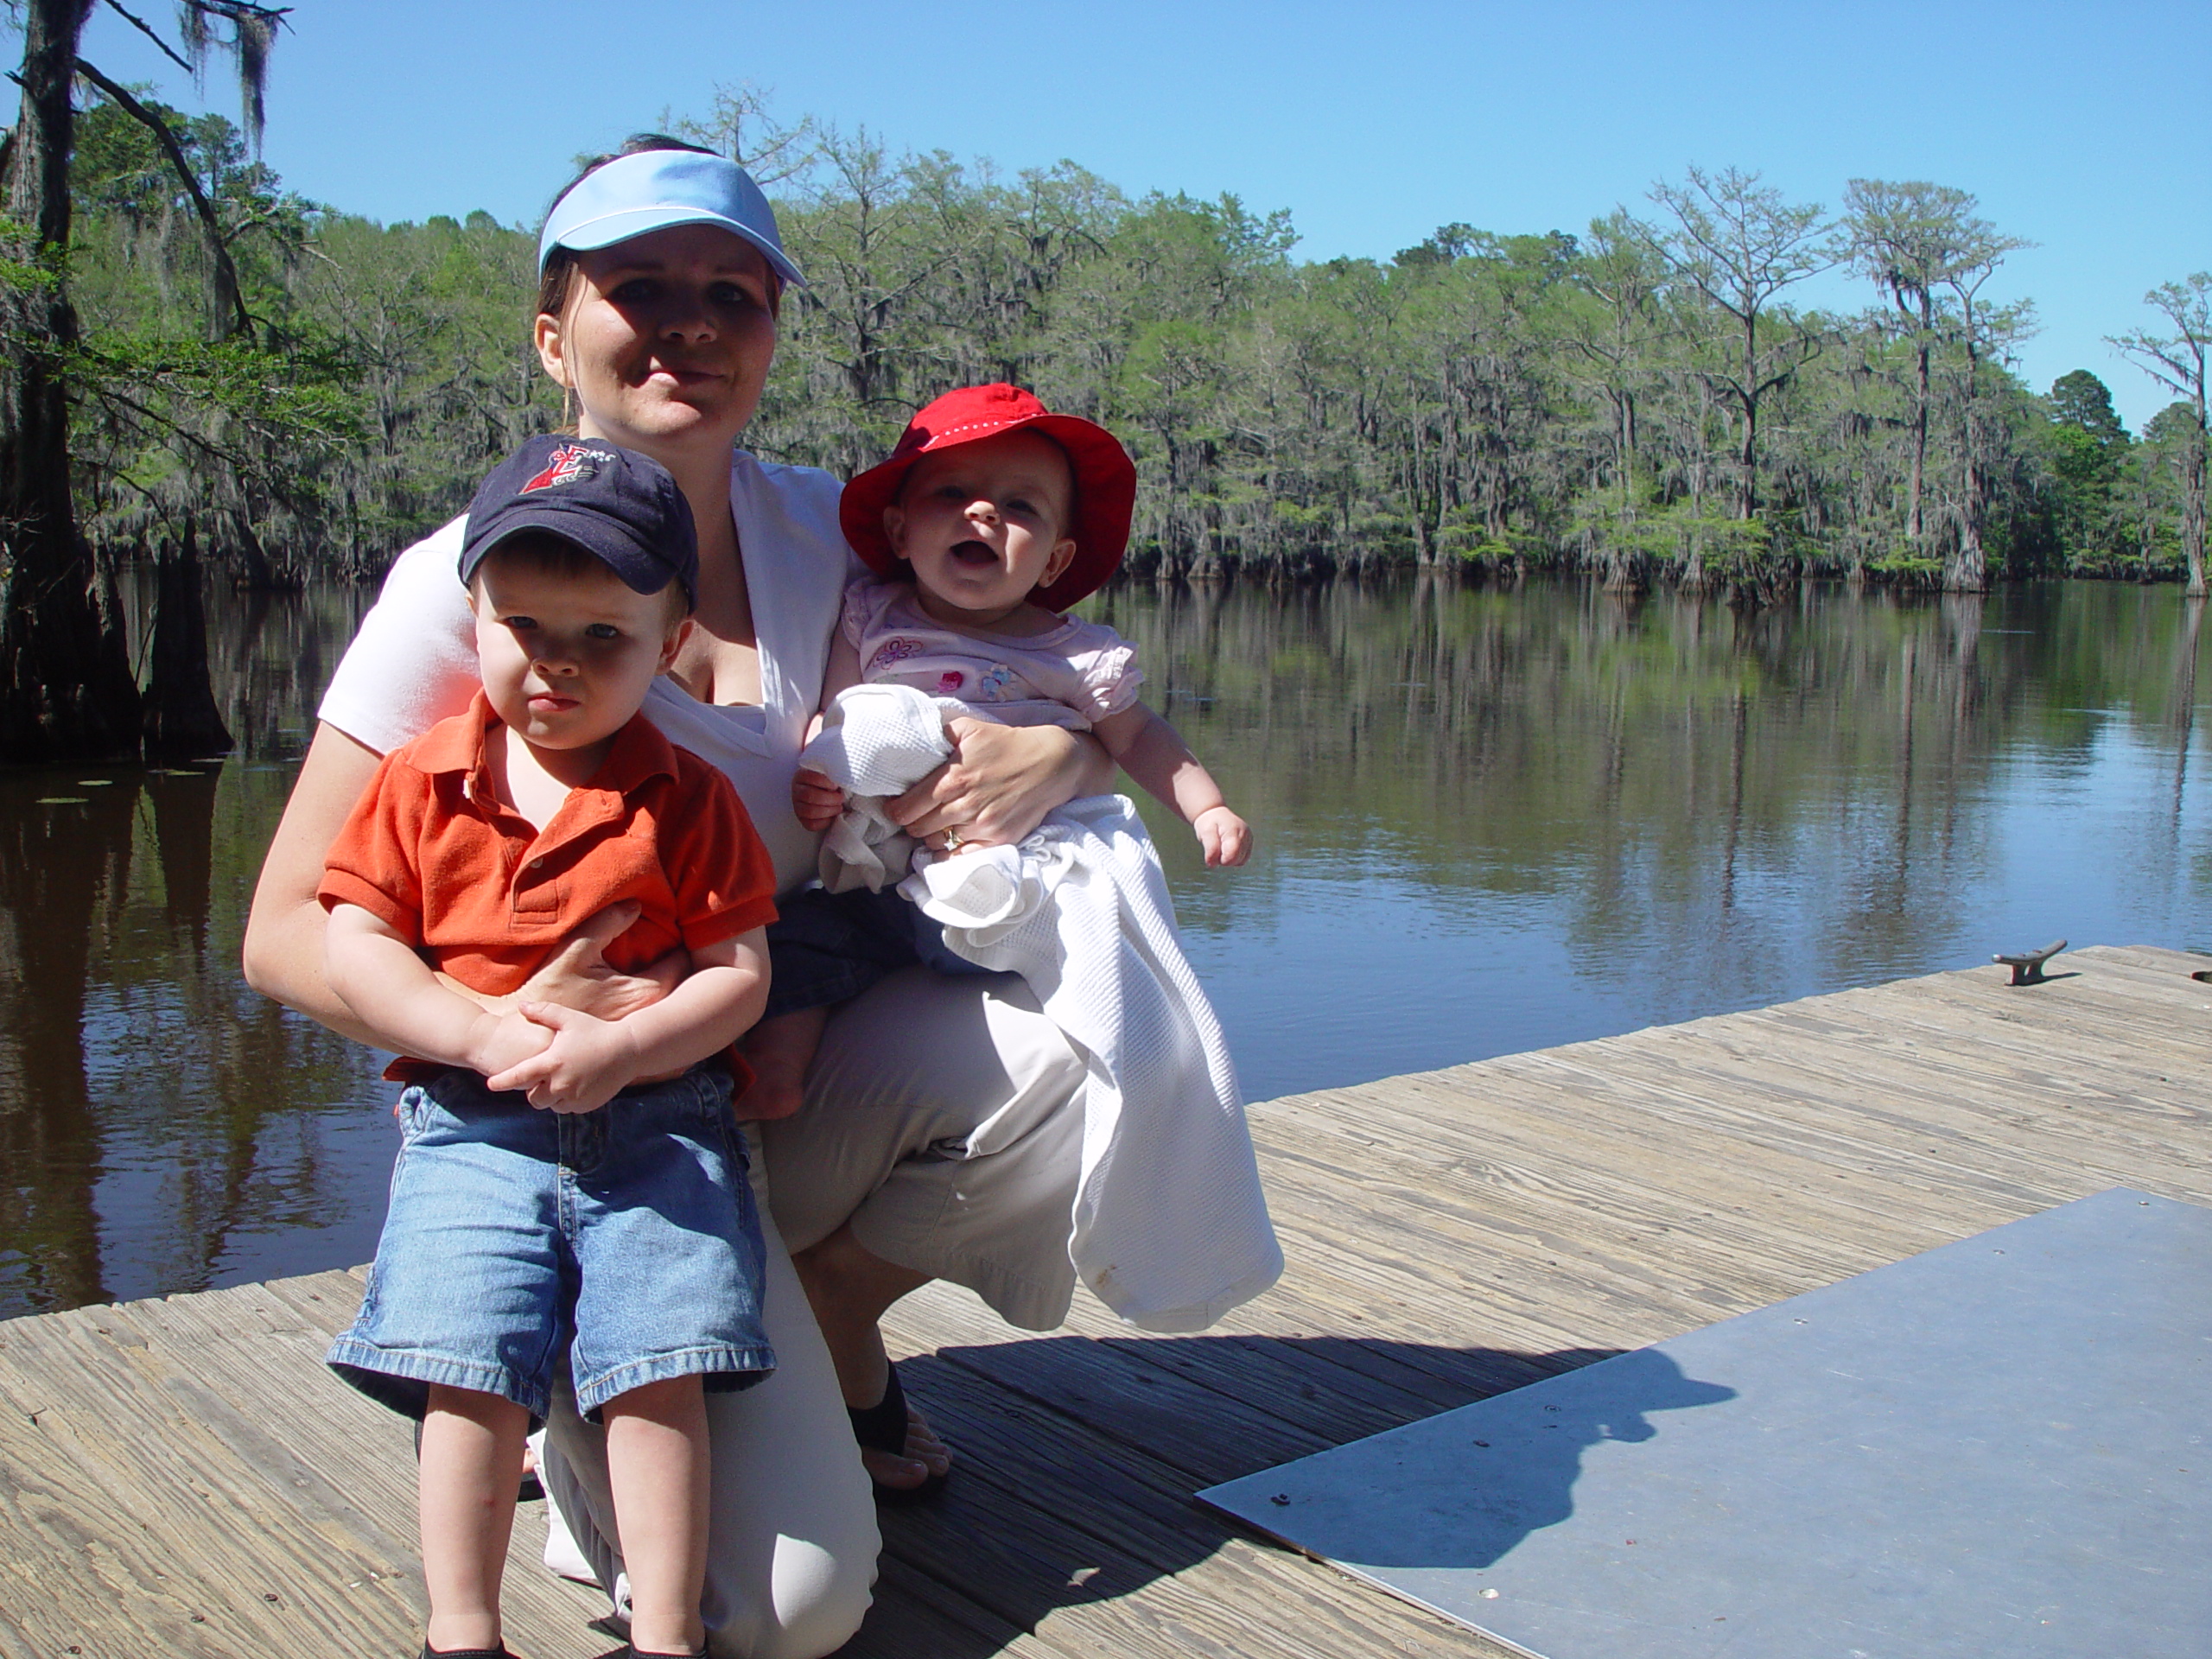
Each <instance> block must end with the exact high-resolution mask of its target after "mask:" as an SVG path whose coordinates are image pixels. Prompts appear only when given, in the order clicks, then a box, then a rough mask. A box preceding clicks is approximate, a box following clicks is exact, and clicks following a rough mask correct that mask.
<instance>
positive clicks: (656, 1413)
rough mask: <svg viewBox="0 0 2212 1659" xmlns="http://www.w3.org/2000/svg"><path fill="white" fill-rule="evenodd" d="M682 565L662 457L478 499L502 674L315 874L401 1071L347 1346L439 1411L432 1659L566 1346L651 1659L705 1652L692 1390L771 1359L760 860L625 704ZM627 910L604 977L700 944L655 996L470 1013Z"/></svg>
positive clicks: (561, 461)
mask: <svg viewBox="0 0 2212 1659" xmlns="http://www.w3.org/2000/svg"><path fill="white" fill-rule="evenodd" d="M697 570H698V551H697V539H696V535H695V532H694V529H693V525H692V521H691V512H690V506H689V505H687V504H686V502H685V500H684V499H683V493H682V492H681V491H680V490H678V489H677V486H676V481H675V480H673V479H672V478H671V477H670V476H669V474H667V472H666V471H665V470H664V469H663V468H662V467H659V466H658V464H657V463H655V462H653V461H650V460H647V459H645V457H643V456H640V455H635V454H629V453H627V452H626V451H624V450H620V449H618V448H614V447H613V445H611V444H607V443H604V442H595V441H585V440H564V439H557V438H537V439H533V440H531V442H529V443H527V444H525V445H524V447H523V448H522V449H521V451H520V452H519V453H518V454H516V455H514V456H513V457H512V458H511V459H510V460H508V461H506V462H505V463H504V464H503V465H501V466H500V467H499V469H498V470H497V471H496V472H494V473H493V474H492V476H491V477H490V478H489V479H488V480H486V482H485V484H484V486H483V487H482V488H481V489H480V490H479V491H478V492H477V495H476V499H475V501H474V503H473V504H472V505H471V506H470V508H469V514H468V524H467V533H466V537H465V539H464V541H463V544H462V550H461V579H462V581H463V582H466V583H467V586H468V600H469V606H470V608H471V609H472V610H473V611H474V613H475V616H476V645H477V651H478V653H479V657H480V664H481V669H482V673H483V690H482V691H481V692H480V693H479V694H478V696H477V697H476V699H475V702H474V706H473V707H472V708H471V709H469V711H468V712H467V714H465V715H458V716H456V717H454V718H453V719H450V720H447V721H442V722H441V723H439V724H438V725H436V726H434V727H433V728H430V730H429V732H427V733H425V734H423V736H422V737H420V738H418V739H416V741H413V742H411V743H409V744H407V745H405V746H404V747H401V748H398V749H396V750H394V751H393V752H392V753H391V754H389V755H387V756H385V760H384V763H383V766H382V767H381V768H380V770H379V771H378V773H377V775H376V779H375V780H374V782H373V783H372V785H370V788H369V790H368V791H367V793H366V794H365V795H364V796H363V798H362V799H361V801H360V803H359V805H358V806H357V807H356V808H355V809H354V811H353V817H352V818H351V819H350V820H349V821H348V822H347V823H346V827H345V829H344V830H343V831H341V832H340V836H339V837H338V839H337V841H336V842H334V844H333V846H332V848H331V849H330V854H329V861H328V865H327V868H326V870H325V873H324V875H323V880H322V883H321V889H320V897H321V899H322V902H323V904H324V905H325V906H326V907H327V909H328V910H329V912H330V922H329V928H328V931H327V944H326V946H325V969H326V972H327V976H328V977H329V981H330V983H331V985H332V987H333V988H334V989H336V990H337V991H338V992H339V993H340V995H343V996H344V997H345V999H346V1003H347V1004H348V1006H349V1007H352V1009H353V1012H354V1014H356V1016H357V1017H358V1018H359V1022H360V1024H361V1025H362V1026H363V1027H365V1029H366V1031H367V1032H368V1033H369V1034H370V1035H371V1037H372V1039H374V1040H375V1041H376V1042H378V1043H379V1044H381V1045H383V1046H386V1047H389V1048H393V1049H397V1050H399V1051H400V1052H403V1053H404V1054H405V1055H407V1056H410V1058H406V1059H403V1060H401V1061H399V1062H398V1063H397V1065H395V1066H394V1067H393V1069H392V1071H391V1072H390V1073H388V1074H387V1075H390V1076H392V1077H397V1078H400V1079H403V1080H404V1081H405V1082H407V1083H408V1084H409V1085H410V1086H409V1087H408V1089H407V1090H406V1091H405V1092H404V1094H403V1095H402V1096H401V1097H400V1103H399V1109H398V1110H399V1117H400V1120H401V1126H402V1141H401V1148H400V1154H399V1163H398V1167H397V1170H396V1171H395V1173H394V1174H393V1177H392V1185H391V1209H390V1211H389V1212H388V1214H387V1215H386V1217H385V1227H384V1234H383V1236H382V1238H381V1239H380V1240H379V1241H378V1245H377V1259H376V1264H375V1266H374V1267H373V1268H372V1269H371V1271H370V1275H369V1281H368V1287H367V1289H366V1291H365V1293H364V1294H363V1297H362V1302H361V1312H360V1316H359V1318H358V1319H356V1320H355V1321H354V1324H353V1328H352V1329H351V1330H349V1331H347V1332H346V1334H345V1335H343V1336H341V1337H340V1338H339V1339H338V1340H337V1342H336V1343H335V1344H333V1346H332V1348H331V1350H330V1355H329V1360H330V1363H331V1365H332V1366H333V1367H334V1369H335V1370H337V1371H338V1373H339V1374H340V1376H343V1377H344V1378H345V1379H346V1381H347V1382H349V1383H353V1385H354V1386H355V1387H356V1388H358V1389H361V1390H362V1391H363V1392H364V1393H366V1394H368V1395H371V1396H372V1398H374V1399H376V1400H378V1401H380V1402H383V1403H385V1405H388V1406H391V1407H392V1408H394V1409H396V1410H397V1411H400V1412H403V1413H404V1414H407V1415H409V1416H411V1417H414V1418H416V1420H418V1421H420V1422H421V1423H422V1425H423V1429H422V1440H421V1448H422V1455H421V1470H420V1473H419V1477H418V1487H419V1500H418V1501H419V1506H420V1510H421V1519H422V1529H423V1580H424V1584H425V1586H426V1587H427V1588H428V1590H429V1599H430V1623H429V1632H428V1636H427V1638H426V1641H425V1644H424V1648H423V1651H424V1653H425V1655H426V1656H428V1655H447V1656H452V1655H456V1654H466V1655H470V1656H499V1655H504V1654H505V1652H506V1649H505V1645H504V1643H502V1641H501V1639H500V1633H499V1580H500V1573H501V1568H502V1567H504V1565H505V1560H506V1550H507V1536H508V1533H509V1531H510V1529H511V1528H512V1524H513V1519H514V1497H515V1491H516V1485H517V1481H518V1476H519V1474H520V1471H521V1467H522V1454H523V1440H524V1435H525V1434H526V1433H528V1432H529V1428H530V1425H531V1420H532V1419H538V1420H542V1419H543V1417H544V1415H545V1413H546V1410H547V1408H548V1406H549V1404H550V1391H551V1389H552V1386H553V1378H554V1373H555V1371H556V1368H557V1367H558V1366H559V1364H560V1363H561V1362H562V1360H563V1357H564V1356H565V1357H567V1360H568V1362H569V1370H570V1372H571V1375H572V1376H573V1378H574V1383H575V1397H576V1404H577V1406H578V1407H579V1408H581V1409H582V1411H583V1413H584V1414H585V1415H586V1416H588V1417H589V1418H591V1419H593V1420H594V1421H599V1420H600V1419H601V1414H602V1413H603V1414H604V1420H605V1421H606V1423H607V1461H608V1465H609V1473H610V1478H611V1483H612V1485H613V1496H614V1507H615V1514H616V1522H617V1527H618V1529H619V1532H620V1539H621V1545H622V1553H623V1556H624V1565H625V1567H626V1569H627V1571H628V1573H629V1578H630V1589H631V1598H632V1611H631V1619H632V1622H631V1634H632V1641H633V1643H635V1647H634V1651H635V1652H637V1653H638V1654H639V1655H641V1656H643V1655H647V1654H664V1655H676V1654H685V1655H689V1654H695V1653H698V1652H700V1651H702V1643H703V1641H704V1637H705V1631H704V1628H703V1626H702V1624H701V1621H700V1617H699V1597H700V1590H701V1586H702V1577H703V1574H704V1571H705V1560H706V1536H707V1472H708V1461H707V1459H708V1452H707V1431H706V1415H705V1402H704V1399H703V1394H702V1391H703V1390H704V1389H709V1388H713V1389H736V1388H743V1387H746V1386H747V1385H749V1384H751V1383H756V1382H758V1381H760V1379H761V1378H762V1377H763V1376H766V1374H767V1372H768V1371H769V1370H771V1369H772V1368H773V1366H774V1364H775V1357H774V1355H773V1354H772V1352H771V1351H770V1349H769V1346H768V1343H767V1340H766V1338H765V1336H764V1335H763V1334H762V1332H761V1328H760V1287H761V1280H762V1266H763V1264H762V1246H761V1239H760V1223H759V1219H758V1217H756V1215H755V1214H754V1212H753V1196H752V1189H751V1186H750V1185H749V1184H748V1182H747V1175H746V1158H745V1153H744V1149H743V1142H742V1141H741V1139H740V1138H739V1136H738V1135H737V1132H736V1128H735V1124H734V1120H733V1118H732V1116H731V1115H730V1110H729V1099H730V1091H731V1088H732V1082H733V1073H732V1065H733V1064H734V1056H733V1054H732V1052H731V1045H732V1044H733V1043H734V1042H735V1041H736V1039H738V1038H739V1037H740V1036H741V1034H742V1033H744V1032H745V1030H746V1029H747V1027H749V1026H751V1025H752V1023H753V1020H755V1018H757V1017H758V1015H759V1014H760V1007H761V1005H762V1002H763V1001H764V999H765V997H766V991H767V978H768V976H767V963H766V943H765V940H764V936H763V931H762V930H763V929H764V928H765V927H766V925H767V924H768V923H769V922H771V921H772V920H773V919H774V918H775V913H776V912H775V906H774V902H773V893H774V890H775V880H774V875H773V873H772V869H771V868H770V863H769V859H768V855H767V852H766V849H764V848H763V847H762V845H761V844H760V838H759V837H758V836H756V835H755V834H754V833H753V826H752V823H751V821H750V820H749V819H748V818H747V817H746V813H745V808H744V807H743V805H742V804H740V802H739V800H738V798H737V795H736V792H735V791H734V789H733V788H732V787H731V785H730V784H729V781H728V779H726V778H724V777H723V776H722V775H721V773H720V772H716V771H715V770H714V769H712V768H711V767H709V766H707V765H706V763H704V762H703V761H702V760H698V759H697V758H696V756H693V755H691V754H690V753H687V752H685V751H683V750H682V749H678V748H677V747H674V746H673V745H671V743H670V742H669V741H668V740H667V739H666V738H664V737H663V736H662V735H661V734H660V733H659V732H658V730H656V729H655V728H654V727H653V726H652V723H651V722H650V721H647V720H646V719H645V716H644V715H641V714H640V713H639V709H640V707H641V706H642V704H643V703H644V701H645V694H646V691H647V690H648V689H649V688H650V687H651V686H652V682H653V678H654V677H655V676H656V675H657V674H658V673H660V672H662V671H664V670H665V669H666V668H667V667H668V665H669V664H670V662H671V660H672V659H673V658H674V656H675V653H676V651H677V645H679V644H680V643H681V641H682V639H683V636H684V633H685V632H686V631H687V630H688V629H689V628H690V626H691V625H690V609H691V607H692V605H693V603H694V602H695V600H696V580H697ZM624 903H629V904H634V905H636V906H638V907H639V916H638V919H637V920H636V921H635V922H634V923H633V924H632V925H631V926H630V927H629V929H628V930H627V931H625V932H624V933H623V934H622V935H621V936H620V938H617V939H616V940H615V941H614V943H613V945H611V946H610V947H609V948H608V950H607V959H608V961H609V962H610V963H613V964H614V965H615V966H617V967H618V968H621V969H624V970H626V971H636V970H637V969H639V968H641V967H642V966H643V965H645V964H646V963H651V962H652V961H653V960H654V959H656V958H657V957H661V956H662V955H664V954H665V953H667V952H669V951H671V950H676V949H677V948H679V947H680V948H681V949H682V950H684V951H686V952H687V953H688V954H689V956H690V964H691V968H690V974H689V975H688V976H687V977H685V978H684V979H683V981H682V982H680V983H679V984H678V985H677V987H676V988H675V989H674V990H672V991H671V993H670V994H669V995H668V996H667V997H666V998H665V999H664V1001H660V1002H658V1003H656V1004H654V1005H653V1006H652V1007H647V1008H643V1009H640V1010H639V1011H638V1012H636V1013H634V1014H630V1015H629V1016H628V1017H627V1018H625V1019H622V1020H615V1021H607V1020H597V1019H594V1018H592V1017H591V1016H589V1015H588V1014H579V1013H576V1012H574V1011H572V1010H569V1009H566V1008H561V1007H553V1006H550V1005H539V1004H534V1003H525V1004H524V1005H522V1007H520V1008H519V1009H517V1010H508V1011H504V1012H501V1011H495V1006H487V1005H486V1001H485V1000H482V999H490V1000H491V1001H492V1002H493V1004H494V1005H496V1001H497V1000H498V999H500V998H503V997H506V996H509V995H512V994H513V993H514V992H516V991H518V990H519V989H520V988H522V987H523V985H524V982H526V981H527V980H528V979H529V977H530V976H531V974H532V973H533V972H534V971H535V970H536V969H537V967H538V966H539V965H540V963H542V962H543V960H544V958H545V957H547V956H548V955H549V954H550V952H551V950H553V948H554V947H555V946H556V944H559V943H560V942H561V940H562V939H563V938H564V937H565V936H567V935H568V934H569V933H570V932H571V931H574V930H575V927H576V926H577V925H578V924H579V923H581V922H582V921H583V920H584V919H585V918H588V917H589V916H591V915H593V914H594V913H596V912H600V911H603V910H605V909H607V907H608V906H613V905H617V904H624ZM441 974H443V975H445V976H448V977H449V978H450V979H451V980H452V981H453V982H456V983H457V984H459V985H460V986H461V987H464V988H466V990H467V992H473V993H476V994H477V995H475V996H471V995H465V994H464V993H463V992H462V991H461V990H455V989H454V988H451V987H449V986H448V984H447V983H446V982H444V981H443V980H442V979H441V978H440V977H439V976H440V975H441ZM640 1079H659V1080H658V1081H640Z"/></svg>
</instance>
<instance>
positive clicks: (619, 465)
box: [461, 437, 699, 606]
mask: <svg viewBox="0 0 2212 1659" xmlns="http://www.w3.org/2000/svg"><path fill="white" fill-rule="evenodd" d="M524 531H537V532H539V533H541V534H543V535H547V536H556V537H560V539H561V540H563V541H564V542H571V543H575V545H576V546H578V547H581V548H582V549H583V550H584V551H585V552H587V553H589V554H591V555H593V556H594V557H596V558H598V559H599V560H600V561H601V563H604V564H605V565H606V566H607V569H610V570H612V571H613V572H614V574H615V575H618V576H620V577H621V578H622V580H623V581H624V582H626V583H628V584H629V585H630V586H631V587H632V588H635V589H636V590H637V591H638V592H639V593H641V594H657V593H658V592H660V590H661V589H662V588H665V587H667V586H668V584H669V583H670V582H677V583H678V584H680V585H681V586H682V588H683V597H684V600H685V601H686V602H687V603H688V604H691V605H695V606H696V604H697V603H698V602H699V532H698V530H697V528H696V526H695V525H694V524H692V522H691V504H690V502H689V501H687V500H685V499H683V491H682V490H680V489H678V488H677V484H676V480H675V479H674V478H673V477H671V475H670V474H669V470H668V468H667V467H664V466H662V465H661V464H660V463H659V462H658V461H655V460H653V459H652V458H651V457H650V456H647V455H641V454H636V453H635V452H633V451H632V450H628V449H618V448H615V447H614V445H613V444H611V443H608V442H606V441H605V440H604V439H601V438H562V437H543V438H532V439H531V440H530V442H527V443H525V444H524V445H523V447H522V448H519V449H518V450H516V451H515V452H514V454H512V455H510V456H508V457H507V458H506V459H505V461H501V462H500V463H499V465H498V466H497V467H494V468H493V471H492V476H491V477H489V478H487V479H486V480H484V483H483V486H482V487H481V488H480V489H479V490H478V491H477V492H476V499H474V501H472V502H470V503H469V504H468V527H467V530H466V531H464V532H463V533H462V536H461V580H462V581H463V582H467V580H468V579H469V578H470V577H471V576H473V575H475V574H476V567H477V566H478V565H480V564H481V563H484V556H485V555H486V554H487V553H489V552H490V551H491V550H493V548H495V547H497V546H499V543H502V542H504V541H505V540H506V539H507V538H508V537H512V536H518V535H520V534H522V533H523V532H524Z"/></svg>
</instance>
